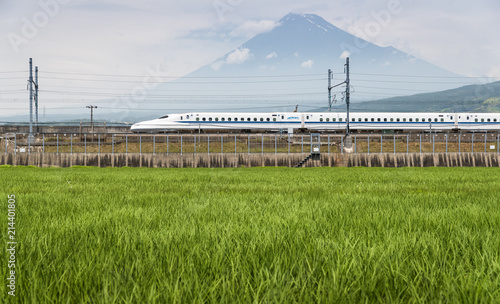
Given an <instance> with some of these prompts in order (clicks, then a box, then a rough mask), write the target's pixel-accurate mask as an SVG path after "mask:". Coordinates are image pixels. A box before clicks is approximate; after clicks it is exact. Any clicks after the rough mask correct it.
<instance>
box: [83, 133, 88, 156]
mask: <svg viewBox="0 0 500 304" xmlns="http://www.w3.org/2000/svg"><path fill="white" fill-rule="evenodd" d="M84 142H85V143H84V145H85V154H87V133H85V138H84Z"/></svg>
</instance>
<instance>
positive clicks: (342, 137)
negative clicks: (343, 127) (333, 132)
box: [340, 135, 344, 155]
mask: <svg viewBox="0 0 500 304" xmlns="http://www.w3.org/2000/svg"><path fill="white" fill-rule="evenodd" d="M340 154H341V155H344V136H342V135H340Z"/></svg>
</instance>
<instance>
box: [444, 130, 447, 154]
mask: <svg viewBox="0 0 500 304" xmlns="http://www.w3.org/2000/svg"><path fill="white" fill-rule="evenodd" d="M444 137H445V138H446V154H448V134H445V135H444Z"/></svg>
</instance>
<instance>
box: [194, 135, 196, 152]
mask: <svg viewBox="0 0 500 304" xmlns="http://www.w3.org/2000/svg"><path fill="white" fill-rule="evenodd" d="M194 154H196V134H195V135H194Z"/></svg>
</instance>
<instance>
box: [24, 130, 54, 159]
mask: <svg viewBox="0 0 500 304" xmlns="http://www.w3.org/2000/svg"><path fill="white" fill-rule="evenodd" d="M30 141H31V140H30ZM56 153H57V154H59V133H57V134H56Z"/></svg>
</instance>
